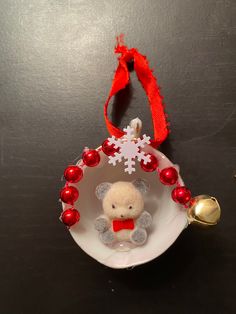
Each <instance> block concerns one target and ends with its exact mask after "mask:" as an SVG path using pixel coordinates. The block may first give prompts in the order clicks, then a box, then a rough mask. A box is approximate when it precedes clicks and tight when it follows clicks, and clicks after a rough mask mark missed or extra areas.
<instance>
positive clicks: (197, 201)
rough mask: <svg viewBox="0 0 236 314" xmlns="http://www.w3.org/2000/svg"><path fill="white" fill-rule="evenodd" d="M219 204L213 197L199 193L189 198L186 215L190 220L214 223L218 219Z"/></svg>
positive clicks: (200, 222)
mask: <svg viewBox="0 0 236 314" xmlns="http://www.w3.org/2000/svg"><path fill="white" fill-rule="evenodd" d="M220 212H221V210H220V205H219V203H218V202H217V199H216V198H215V197H211V196H209V195H199V196H196V197H194V198H192V199H191V202H190V205H189V209H188V217H189V221H190V222H196V223H198V224H204V225H216V224H217V222H218V221H219V219H220Z"/></svg>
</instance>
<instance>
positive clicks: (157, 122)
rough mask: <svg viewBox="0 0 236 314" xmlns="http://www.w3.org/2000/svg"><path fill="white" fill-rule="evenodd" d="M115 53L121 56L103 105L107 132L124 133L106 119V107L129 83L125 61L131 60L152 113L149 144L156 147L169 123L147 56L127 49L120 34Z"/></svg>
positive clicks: (117, 136)
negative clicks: (152, 134) (151, 129)
mask: <svg viewBox="0 0 236 314" xmlns="http://www.w3.org/2000/svg"><path fill="white" fill-rule="evenodd" d="M115 53H120V54H121V56H120V57H119V58H118V60H119V64H118V67H117V69H116V72H115V75H114V78H113V82H112V86H111V90H110V93H109V96H108V98H107V100H106V102H105V105H104V116H105V122H106V126H107V129H108V132H109V133H110V134H111V135H114V136H115V137H116V138H119V137H121V136H123V135H124V132H123V131H122V130H120V129H119V128H117V127H116V126H114V125H113V124H112V122H111V121H110V120H109V119H108V114H107V109H108V105H109V102H110V100H111V98H112V97H113V96H114V95H115V94H116V93H118V92H119V91H120V90H121V89H123V88H125V87H126V85H127V84H129V82H130V76H129V70H128V66H127V62H130V61H133V62H134V70H135V72H136V75H137V77H138V79H139V81H140V83H141V84H142V86H143V89H144V90H145V93H146V95H147V97H148V101H149V105H150V110H151V114H152V122H153V129H154V140H152V141H151V144H152V146H154V147H157V146H159V145H160V144H161V143H162V142H163V141H164V140H165V139H166V137H167V135H168V133H169V130H168V126H169V123H167V121H166V115H165V112H164V105H163V102H162V100H163V97H162V96H161V94H160V91H159V89H160V88H159V87H158V85H157V80H156V78H155V76H154V75H153V73H152V70H151V69H150V68H149V65H148V60H147V58H146V57H145V56H143V55H141V54H140V53H139V52H138V50H137V49H136V48H131V49H128V48H127V47H126V46H125V45H124V44H123V36H122V35H121V36H119V37H117V46H116V47H115Z"/></svg>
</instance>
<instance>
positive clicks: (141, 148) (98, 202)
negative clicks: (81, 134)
mask: <svg viewBox="0 0 236 314" xmlns="http://www.w3.org/2000/svg"><path fill="white" fill-rule="evenodd" d="M115 52H116V53H118V54H120V57H119V59H118V61H119V64H118V67H117V70H116V72H115V75H114V79H113V82H112V87H111V90H110V93H109V96H108V98H107V100H106V102H105V105H104V117H105V123H106V126H107V129H108V132H109V134H110V135H109V136H108V137H107V138H106V139H105V140H104V139H101V142H100V145H101V146H99V147H98V148H87V147H86V148H85V149H84V151H83V153H82V155H81V159H80V160H79V161H78V162H77V163H76V164H75V165H70V166H68V167H67V168H66V170H65V172H64V177H65V180H66V183H65V186H64V188H62V190H61V192H60V200H61V202H62V208H63V211H62V213H61V216H60V218H61V221H62V222H63V223H64V224H65V225H66V226H67V227H68V229H69V231H70V233H71V235H72V237H73V238H74V240H75V241H76V243H77V244H78V245H79V246H80V247H81V248H82V249H83V250H84V251H85V252H86V253H87V254H88V255H90V256H91V257H93V258H94V259H96V260H97V261H99V262H100V263H102V264H104V265H106V266H109V267H112V268H126V267H131V266H135V265H139V264H143V263H146V262H148V261H150V260H152V259H154V258H156V257H158V256H159V255H161V254H162V253H163V252H164V251H165V250H166V249H167V248H168V247H169V246H171V245H172V244H173V242H174V241H175V240H176V239H177V237H178V236H179V234H180V233H181V232H182V231H183V230H184V229H185V228H186V227H187V226H188V225H189V224H191V223H198V224H202V225H214V224H216V223H217V222H218V220H219V218H220V212H221V211H220V206H219V204H218V202H217V200H216V199H215V198H214V197H210V196H207V195H199V196H195V197H194V196H192V193H191V191H190V189H189V188H187V187H186V186H185V184H184V182H183V179H182V177H181V172H180V169H179V166H177V165H174V164H173V163H172V162H171V161H170V160H169V159H168V158H167V157H166V156H165V155H163V154H162V153H161V152H160V151H159V150H157V148H158V147H159V145H160V144H161V143H162V142H163V141H164V140H165V139H166V137H167V136H168V133H169V123H168V122H167V118H166V114H165V112H164V106H163V97H162V96H161V95H160V91H159V87H158V85H157V80H156V78H155V77H154V75H153V72H152V70H151V69H150V67H149V64H148V61H147V58H146V57H145V56H143V55H142V54H140V53H139V51H138V50H137V49H136V48H132V49H128V48H127V47H126V46H125V45H124V44H123V41H122V36H120V37H118V44H117V46H116V48H115ZM130 61H133V64H134V71H135V72H136V74H137V77H138V79H139V81H140V83H141V85H142V87H143V88H144V91H145V93H146V95H147V98H148V101H149V105H150V110H151V116H152V122H153V128H154V138H153V139H151V138H150V136H147V135H145V134H143V135H142V134H141V131H142V122H141V120H140V119H138V118H135V119H133V120H132V121H131V122H130V124H129V125H128V126H127V127H125V128H123V130H121V129H119V128H118V127H116V126H115V125H113V123H112V122H111V121H110V120H109V118H108V106H109V103H110V100H111V99H112V97H113V96H115V95H116V94H117V93H118V92H119V91H120V90H122V89H124V88H125V87H126V86H127V85H128V84H129V83H130V78H129V69H128V65H127V64H128V63H129V62H130ZM95 196H96V197H95Z"/></svg>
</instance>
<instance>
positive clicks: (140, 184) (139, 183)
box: [132, 178, 150, 194]
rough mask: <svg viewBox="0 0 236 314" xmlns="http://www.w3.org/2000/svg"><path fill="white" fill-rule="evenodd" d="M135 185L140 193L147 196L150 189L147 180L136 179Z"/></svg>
mask: <svg viewBox="0 0 236 314" xmlns="http://www.w3.org/2000/svg"><path fill="white" fill-rule="evenodd" d="M132 183H133V185H134V186H135V187H136V189H137V190H139V192H140V193H142V194H145V193H147V191H148V190H149V188H150V185H149V183H148V182H147V181H146V180H143V179H140V178H139V179H136V180H134V181H133V182H132Z"/></svg>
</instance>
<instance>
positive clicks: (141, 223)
mask: <svg viewBox="0 0 236 314" xmlns="http://www.w3.org/2000/svg"><path fill="white" fill-rule="evenodd" d="M136 224H137V226H138V227H140V228H148V227H150V226H151V224H152V216H151V215H150V214H149V213H148V212H147V211H144V212H142V214H141V216H140V217H139V218H138V219H137V221H136Z"/></svg>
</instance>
